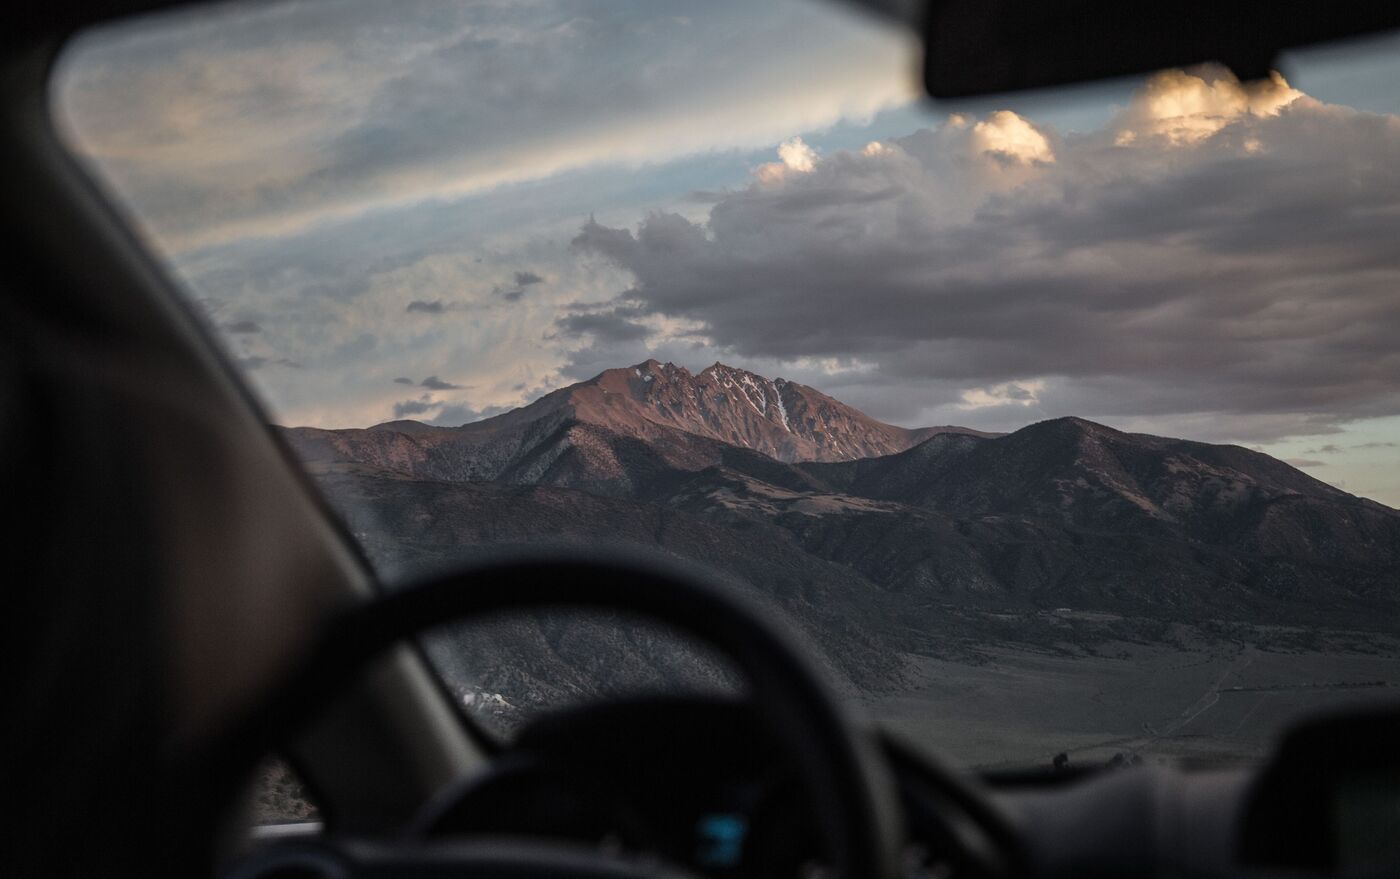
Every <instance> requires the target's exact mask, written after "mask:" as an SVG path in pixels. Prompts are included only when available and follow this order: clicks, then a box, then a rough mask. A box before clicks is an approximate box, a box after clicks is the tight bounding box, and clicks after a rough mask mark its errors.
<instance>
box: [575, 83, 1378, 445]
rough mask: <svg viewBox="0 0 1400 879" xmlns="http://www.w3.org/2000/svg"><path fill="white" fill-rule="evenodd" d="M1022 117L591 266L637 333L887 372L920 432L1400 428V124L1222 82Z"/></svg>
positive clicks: (1259, 433)
mask: <svg viewBox="0 0 1400 879" xmlns="http://www.w3.org/2000/svg"><path fill="white" fill-rule="evenodd" d="M1173 96H1174V97H1173ZM1168 98H1171V100H1168ZM1018 120H1019V121H1018ZM1203 120H1204V121H1203ZM1022 122H1024V120H1020V117H1016V116H1013V115H1003V114H1001V113H996V114H992V115H991V116H988V117H985V118H983V119H980V120H977V121H973V120H970V119H966V118H964V119H954V120H950V121H949V122H947V123H945V124H944V125H943V126H940V127H937V128H931V129H926V130H922V131H919V132H915V133H914V134H911V135H909V136H907V137H903V138H891V139H885V140H882V141H881V142H880V143H881V144H882V148H881V149H878V150H862V151H859V152H835V153H832V154H830V155H825V156H820V157H816V158H814V159H812V161H811V165H810V167H808V166H807V165H806V164H805V163H804V165H803V167H804V168H805V170H802V171H800V172H795V171H794V170H793V169H792V168H791V167H790V166H789V165H788V164H787V163H774V164H779V165H781V166H782V167H783V168H784V169H787V170H785V171H784V172H783V173H781V174H777V173H768V172H765V171H763V169H759V171H758V172H757V173H756V175H755V181H754V184H753V185H751V186H748V187H745V188H741V189H736V190H733V191H730V192H727V193H722V194H720V197H719V198H718V199H717V200H716V201H715V202H714V203H713V205H712V206H711V208H710V210H709V213H708V216H707V217H703V218H696V217H686V216H682V215H680V214H676V213H669V212H653V213H649V214H647V215H645V216H643V217H640V218H639V220H638V222H637V223H636V225H635V226H632V227H630V228H629V227H626V226H610V225H607V224H603V223H599V222H596V221H592V220H590V221H589V222H587V223H585V224H584V225H583V227H582V228H581V229H580V231H579V234H578V235H577V236H576V238H575V239H574V246H575V248H576V249H577V250H578V251H579V252H581V253H583V254H585V255H590V256H592V257H594V258H601V259H602V260H604V261H606V262H607V263H608V264H610V265H612V266H615V267H616V268H618V269H620V270H622V271H623V272H624V273H625V277H626V278H627V282H626V285H625V286H624V287H619V288H618V290H617V295H618V296H619V297H620V298H621V299H622V300H624V301H626V302H628V303H629V304H630V306H631V307H633V308H634V309H636V312H637V313H636V314H634V315H632V316H630V317H629V320H630V321H631V322H632V323H637V322H638V321H641V320H643V319H645V320H653V319H667V320H678V321H686V322H690V324H692V325H693V326H695V327H697V328H698V329H695V330H693V331H692V332H691V333H690V335H691V337H692V338H703V339H705V340H706V341H707V343H708V344H709V345H710V346H711V350H712V351H719V352H721V354H722V356H726V357H731V358H734V357H737V358H748V359H751V360H754V361H768V362H776V363H786V362H792V361H794V360H798V359H803V358H806V359H809V360H819V359H823V358H832V359H837V360H841V359H844V360H859V361H863V362H867V363H871V364H873V371H872V375H873V376H874V378H871V379H870V380H869V381H868V382H866V383H865V384H864V385H861V384H859V383H854V384H851V385H850V386H849V391H848V392H847V393H849V399H850V401H851V402H853V403H855V404H857V405H872V401H873V404H874V405H876V406H878V407H879V408H880V409H881V414H882V415H883V416H884V417H887V418H891V419H894V420H899V421H901V422H904V423H911V422H915V421H917V420H920V419H924V418H930V417H956V413H957V412H959V411H967V410H968V408H969V407H971V408H973V409H978V410H979V411H980V410H984V409H985V410H986V411H988V412H992V411H1000V410H1002V409H1006V410H1008V411H1010V410H1013V409H1014V410H1020V411H1021V415H1020V417H1022V418H1024V417H1025V411H1024V409H1025V408H1033V409H1034V410H1035V412H1036V414H1037V415H1040V414H1045V415H1047V416H1048V415H1052V414H1083V415H1090V416H1098V417H1104V418H1110V419H1117V420H1118V421H1123V422H1131V423H1133V424H1135V425H1138V426H1140V427H1145V428H1151V427H1152V426H1153V425H1170V424H1178V425H1186V424H1191V425H1200V426H1201V428H1202V429H1203V430H1205V431H1207V432H1208V433H1209V435H1211V436H1215V437H1220V438H1223V437H1235V438H1241V439H1243V438H1248V439H1250V440H1252V441H1260V440H1268V439H1273V438H1277V437H1282V436H1288V435H1304V434H1319V433H1330V432H1336V431H1338V430H1340V425H1342V424H1345V423H1347V422H1349V421H1352V420H1356V419H1362V418H1368V417H1375V416H1381V415H1387V414H1393V413H1396V412H1400V386H1397V385H1396V383H1395V381H1394V376H1395V375H1400V348H1397V346H1396V345H1395V341H1394V340H1395V339H1396V338H1400V297H1397V295H1396V293H1395V290H1396V289H1397V284H1400V267H1398V266H1397V264H1396V262H1395V258H1394V240H1393V239H1394V223H1393V222H1392V221H1391V219H1390V218H1393V217H1395V216H1397V215H1400V162H1396V161H1395V156H1396V155H1400V119H1396V118H1393V117H1388V116H1377V115H1371V114H1365V113H1360V112H1356V111H1352V110H1349V109H1347V108H1343V107H1338V106H1334V105H1325V104H1321V103H1319V102H1317V101H1314V100H1312V99H1310V98H1306V97H1298V96H1296V94H1294V92H1293V90H1292V89H1291V88H1290V87H1288V86H1287V84H1286V83H1285V82H1284V81H1283V80H1282V79H1281V78H1275V79H1274V80H1272V81H1270V82H1269V83H1265V84H1263V85H1261V86H1258V87H1254V86H1251V87H1243V86H1240V85H1239V84H1238V83H1235V82H1232V81H1231V80H1230V79H1229V78H1228V75H1226V74H1223V73H1221V72H1210V71H1198V72H1195V73H1191V74H1176V75H1171V76H1165V77H1157V78H1154V79H1153V80H1152V81H1150V83H1149V85H1148V87H1145V88H1144V89H1143V90H1142V91H1140V92H1139V93H1138V95H1137V96H1136V97H1135V98H1134V101H1133V103H1132V105H1131V106H1130V107H1129V108H1128V109H1127V110H1125V111H1124V113H1123V114H1122V116H1121V118H1120V119H1119V120H1117V121H1115V123H1114V124H1113V125H1111V126H1110V127H1109V128H1107V129H1105V130H1103V131H1100V132H1095V133H1092V134H1090V135H1080V136H1075V137H1072V138H1070V137H1063V138H1062V137H1059V136H1057V135H1054V134H1053V132H1045V131H1042V130H1041V129H1038V128H1036V127H1034V126H1032V125H1030V124H1029V123H1025V125H1024V126H1023V125H1022ZM1129 122H1131V123H1133V124H1138V125H1139V128H1138V129H1137V130H1139V131H1140V132H1141V136H1139V137H1137V138H1136V139H1135V140H1132V141H1131V142H1129V143H1124V142H1122V141H1121V138H1120V137H1119V135H1120V134H1121V132H1122V131H1123V130H1128V129H1124V127H1123V125H1124V124H1127V123H1129ZM1198 122H1200V123H1201V124H1202V125H1203V126H1205V127H1193V126H1196V124H1197V123H1198ZM1206 122H1208V123H1209V124H1208V125H1206V124H1205V123H1206ZM1149 123H1153V124H1159V125H1158V127H1157V128H1153V127H1152V126H1151V125H1149ZM979 126H980V128H979ZM1188 129H1190V130H1192V131H1197V132H1204V133H1198V134H1191V135H1190V136H1189V137H1188V136H1187V135H1186V134H1184V133H1183V132H1185V131H1187V130H1188ZM1207 129H1209V130H1207ZM989 150H990V151H991V152H992V153H996V154H998V155H1000V156H1001V157H1002V159H1001V161H1000V162H999V164H998V165H997V166H996V167H991V166H984V165H983V162H984V159H985V157H986V156H987V155H988V151H989ZM1008 172H1014V174H1013V176H1012V178H1011V179H1010V180H1008V177H1007V173H1008ZM564 326H565V327H567V326H569V324H567V323H565V324H564ZM621 329H624V330H625V327H621ZM659 342H660V340H659V339H657V340H653V341H652V344H658V343H659ZM595 344H596V343H595ZM619 347H621V346H619ZM619 362H621V361H619ZM1031 383H1036V384H1034V385H1033V384H1031ZM1017 395H1021V397H1020V399H1017ZM1031 398H1033V400H1034V402H1033V404H1031V405H1029V406H1026V405H1025V404H1026V403H1027V402H1028V401H1029V400H1030V399H1031ZM901 401H902V402H901ZM1012 403H1018V404H1022V405H1015V406H1012V405H1010V404H1012ZM940 407H941V408H940ZM1154 419H1155V420H1154ZM1158 429H1162V428H1161V427H1159V428H1158ZM1167 429H1170V428H1167ZM1177 430H1180V428H1177Z"/></svg>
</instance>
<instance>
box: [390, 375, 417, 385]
mask: <svg viewBox="0 0 1400 879" xmlns="http://www.w3.org/2000/svg"><path fill="white" fill-rule="evenodd" d="M394 384H396V385H411V384H414V381H413V379H411V378H404V377H400V378H396V379H394Z"/></svg>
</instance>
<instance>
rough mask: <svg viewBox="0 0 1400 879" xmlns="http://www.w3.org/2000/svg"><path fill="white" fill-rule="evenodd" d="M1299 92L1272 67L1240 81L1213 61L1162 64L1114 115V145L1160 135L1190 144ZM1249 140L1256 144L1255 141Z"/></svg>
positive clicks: (1267, 111) (1278, 107)
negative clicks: (1263, 75) (1177, 66)
mask: <svg viewBox="0 0 1400 879" xmlns="http://www.w3.org/2000/svg"><path fill="white" fill-rule="evenodd" d="M1301 97H1303V93H1302V92H1300V91H1298V90H1297V89H1295V88H1293V87H1291V86H1290V85H1289V84H1288V83H1287V82H1286V81H1285V80H1284V78H1283V77H1282V76H1280V75H1279V74H1278V73H1277V72H1275V73H1273V74H1271V75H1270V76H1269V78H1268V79H1263V80H1255V81H1251V82H1248V83H1241V82H1240V81H1239V80H1238V79H1237V78H1236V77H1235V75H1234V74H1232V73H1230V72H1229V71H1228V70H1226V69H1225V68H1222V67H1217V66H1205V67H1201V68H1197V69H1195V70H1190V71H1187V70H1166V71H1162V72H1161V73H1157V74H1155V75H1153V76H1152V77H1151V78H1150V79H1148V80H1147V83H1146V84H1145V85H1144V86H1143V87H1142V89H1140V90H1139V91H1138V93H1137V94H1136V95H1135V96H1134V99H1133V102H1132V105H1131V107H1130V108H1129V109H1128V111H1127V112H1126V113H1124V114H1123V115H1122V117H1121V118H1120V119H1119V123H1118V124H1119V130H1118V133H1117V135H1116V137H1115V140H1116V142H1117V143H1118V144H1119V145H1127V144H1130V143H1133V142H1134V141H1135V140H1136V139H1137V138H1138V137H1140V136H1145V137H1160V138H1164V139H1165V140H1167V141H1168V142H1170V143H1173V144H1195V143H1200V142H1201V141H1204V140H1205V139H1207V138H1209V137H1211V136H1212V135H1214V134H1215V133H1216V132H1218V131H1220V130H1221V129H1222V128H1224V127H1225V126H1227V125H1229V124H1230V123H1231V122H1232V121H1234V120H1236V119H1238V118H1240V117H1242V116H1255V117H1268V116H1277V115H1278V114H1279V112H1280V111H1282V110H1283V108H1285V107H1287V106H1288V105H1289V104H1292V103H1293V102H1294V101H1296V100H1298V99H1299V98H1301ZM1254 143H1256V144H1258V143H1259V142H1258V141H1255V142H1254Z"/></svg>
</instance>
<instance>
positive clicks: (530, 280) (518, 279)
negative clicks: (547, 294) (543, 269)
mask: <svg viewBox="0 0 1400 879" xmlns="http://www.w3.org/2000/svg"><path fill="white" fill-rule="evenodd" d="M543 283H544V278H542V277H540V276H539V275H537V274H535V273H534V272H516V273H515V286H517V287H528V286H530V285H531V284H543Z"/></svg>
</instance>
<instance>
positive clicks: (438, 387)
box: [418, 375, 464, 391]
mask: <svg viewBox="0 0 1400 879" xmlns="http://www.w3.org/2000/svg"><path fill="white" fill-rule="evenodd" d="M418 384H419V385H420V386H421V387H425V388H427V389H428V390H430V391H459V390H461V389H462V388H463V387H464V386H463V385H454V384H453V383H452V382H448V381H443V380H442V379H440V378H438V377H437V376H435V375H430V376H428V377H427V378H425V379H423V380H422V381H421V382H419V383H418Z"/></svg>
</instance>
